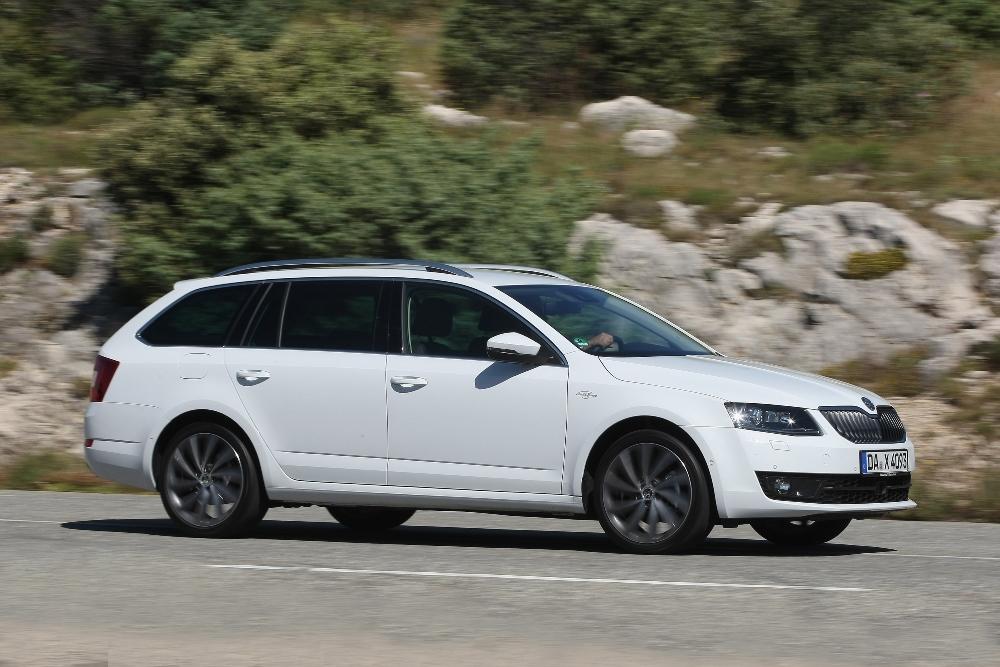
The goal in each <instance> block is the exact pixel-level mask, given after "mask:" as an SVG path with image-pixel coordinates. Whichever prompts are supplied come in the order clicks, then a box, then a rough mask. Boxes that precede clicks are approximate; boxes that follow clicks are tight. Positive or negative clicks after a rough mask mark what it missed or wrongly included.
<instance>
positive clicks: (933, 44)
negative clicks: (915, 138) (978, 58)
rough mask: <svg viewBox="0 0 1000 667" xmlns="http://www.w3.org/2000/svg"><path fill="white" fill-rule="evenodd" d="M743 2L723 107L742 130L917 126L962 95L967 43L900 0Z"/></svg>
mask: <svg viewBox="0 0 1000 667" xmlns="http://www.w3.org/2000/svg"><path fill="white" fill-rule="evenodd" d="M736 4H737V10H736V13H735V15H734V16H733V17H732V18H733V24H734V29H733V31H732V33H731V34H732V35H734V39H733V42H732V44H731V45H730V54H731V57H730V58H728V59H727V61H726V63H725V64H724V65H723V66H722V68H721V70H720V75H719V80H718V84H719V99H718V104H717V109H718V111H719V113H720V114H721V115H722V116H724V117H726V118H728V119H730V121H731V122H732V123H733V124H734V125H735V126H737V127H740V128H744V129H754V128H758V127H770V128H776V129H779V130H782V131H784V132H787V133H791V134H817V133H820V132H830V131H870V130H873V129H877V128H897V127H911V126H912V125H914V124H916V123H919V122H922V121H924V120H926V119H927V118H928V117H929V116H930V115H931V114H932V113H933V111H935V110H936V108H937V107H938V106H939V104H940V103H941V102H942V101H943V100H946V99H949V98H951V97H953V96H954V95H955V94H957V93H958V92H960V91H961V89H962V84H963V82H964V78H965V77H964V69H963V66H962V59H963V55H964V54H963V48H962V46H963V45H962V40H961V39H960V38H959V37H958V35H957V34H956V33H955V32H954V31H953V30H951V29H950V28H949V27H948V26H947V25H943V24H939V23H936V22H935V21H933V20H930V19H927V18H924V17H920V16H916V15H914V14H913V13H911V12H910V11H908V9H907V8H906V7H905V5H903V4H900V3H898V2H896V1H895V0H838V1H837V2H829V0H739V2H737V3H736Z"/></svg>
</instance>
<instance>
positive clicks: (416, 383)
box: [389, 375, 427, 389]
mask: <svg viewBox="0 0 1000 667" xmlns="http://www.w3.org/2000/svg"><path fill="white" fill-rule="evenodd" d="M389 382H391V383H392V384H393V386H395V387H399V388H400V389H416V388H418V387H425V386H427V380H426V379H424V378H420V377H416V376H413V375H397V376H395V377H392V378H389Z"/></svg>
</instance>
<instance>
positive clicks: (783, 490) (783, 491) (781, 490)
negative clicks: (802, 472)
mask: <svg viewBox="0 0 1000 667" xmlns="http://www.w3.org/2000/svg"><path fill="white" fill-rule="evenodd" d="M791 490H792V483H791V482H789V481H788V480H787V479H785V478H784V477H779V478H777V479H776V480H774V491H775V493H777V494H778V495H781V496H784V495H787V494H788V492H789V491H791Z"/></svg>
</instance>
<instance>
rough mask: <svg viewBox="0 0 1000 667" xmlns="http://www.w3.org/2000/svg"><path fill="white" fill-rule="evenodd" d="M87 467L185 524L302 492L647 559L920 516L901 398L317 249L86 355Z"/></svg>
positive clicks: (508, 284) (371, 512)
mask: <svg viewBox="0 0 1000 667" xmlns="http://www.w3.org/2000/svg"><path fill="white" fill-rule="evenodd" d="M91 401H92V402H91V404H90V407H89V408H88V410H87V417H86V447H85V451H86V458H87V462H88V463H89V465H90V467H91V468H92V469H93V470H94V472H96V473H97V474H99V475H101V476H103V477H106V478H109V479H112V480H115V481H118V482H122V483H125V484H130V485H133V486H137V487H141V488H144V489H150V490H157V491H158V492H159V493H160V495H161V496H162V499H163V505H164V507H165V508H166V511H167V513H168V514H169V515H170V516H171V517H172V519H173V520H174V521H175V522H176V524H177V525H178V526H179V527H180V529H181V530H182V531H183V532H185V533H188V534H191V535H199V536H218V537H224V536H234V535H239V534H245V533H246V532H247V531H248V530H250V529H251V528H253V526H254V525H255V524H256V523H257V522H258V521H260V519H261V518H262V517H263V516H264V513H265V512H266V511H267V510H268V508H270V507H282V506H302V505H322V506H325V507H327V509H328V510H329V512H330V514H331V515H333V517H334V518H335V519H336V520H337V521H339V522H340V523H342V524H344V525H346V526H349V527H351V528H355V529H359V530H369V531H376V530H386V529H390V528H393V527H395V526H398V525H400V524H402V523H403V522H405V521H406V520H407V519H409V518H410V517H411V516H412V515H413V513H414V511H416V510H418V509H447V510H474V511H496V512H505V513H519V514H533V515H548V516H571V515H585V516H589V517H592V518H594V519H596V520H598V521H600V523H601V525H602V526H603V528H604V530H605V531H606V532H607V534H608V535H609V537H610V538H611V539H612V540H613V541H614V542H615V544H617V545H618V546H619V547H621V548H623V549H626V550H629V551H634V552H640V553H664V552H673V551H678V550H681V549H689V548H691V547H693V546H696V545H697V544H699V543H700V542H701V541H702V540H703V539H704V538H705V536H706V535H707V534H708V533H709V531H710V530H711V529H712V528H713V526H716V525H722V526H726V527H730V526H736V525H739V524H743V523H749V524H750V525H751V526H752V527H753V528H754V530H756V531H757V532H758V533H759V534H760V535H762V536H763V537H765V538H767V539H768V540H771V541H772V542H775V543H779V544H788V545H807V544H818V543H822V542H826V541H828V540H831V539H833V538H834V537H836V536H837V535H839V534H840V533H841V532H842V531H843V530H844V528H846V527H847V525H848V524H849V523H850V521H851V519H854V518H864V517H868V516H873V515H879V514H883V513H885V512H890V511H895V510H904V509H909V508H912V507H915V503H913V502H912V501H910V500H908V497H907V496H908V492H909V488H910V474H911V472H912V470H913V466H914V456H913V444H912V443H911V442H910V440H909V439H908V438H907V435H906V431H905V429H904V428H903V424H902V422H901V421H900V419H899V417H898V415H897V414H896V411H895V410H894V409H893V408H892V407H891V406H890V405H889V404H888V403H887V402H886V401H885V400H884V399H882V398H879V397H878V396H876V395H875V394H873V393H871V392H869V391H865V390H864V389H859V388H857V387H853V386H851V385H848V384H844V383H841V382H836V381H833V380H829V379H826V378H822V377H819V376H816V375H809V374H806V373H800V372H796V371H791V370H786V369H783V368H779V367H776V366H770V365H766V364H762V363H755V362H751V361H740V360H735V359H729V358H727V357H725V356H723V355H722V354H719V353H718V352H716V351H715V350H713V349H712V348H711V347H709V346H708V345H706V344H705V343H702V342H700V341H699V340H697V339H695V338H694V337H693V336H691V335H689V334H687V333H685V332H684V331H683V330H681V329H680V328H678V327H677V326H675V325H673V324H671V323H669V322H668V321H666V320H664V319H662V318H661V317H659V316H658V315H656V314H654V313H652V312H650V311H648V310H646V309H644V308H642V307H641V306H639V305H637V304H635V303H633V302H631V301H629V300H627V299H624V298H622V297H620V296H616V295H615V294H612V293H610V292H607V291H605V290H603V289H600V288H597V287H592V286H589V285H583V284H580V283H578V282H575V281H573V280H571V279H569V278H567V277H565V276H561V275H558V274H555V273H551V272H549V271H544V270H540V269H533V268H524V267H511V266H481V265H480V266H471V265H459V266H450V265H446V264H440V263H435V262H420V261H415V260H377V259H311V260H287V261H275V262H263V263H258V264H251V265H246V266H240V267H236V268H234V269H230V270H228V271H225V272H223V273H221V274H219V275H217V276H215V277H213V278H205V279H198V280H187V281H183V282H180V283H177V285H175V288H174V290H173V291H172V292H170V293H169V294H167V295H165V296H163V297H162V298H160V299H159V300H157V301H156V302H155V303H153V304H152V305H150V306H149V307H148V308H146V309H145V310H143V311H142V312H141V313H139V314H138V315H137V316H136V317H135V318H133V319H132V320H131V321H130V322H128V323H127V324H126V325H125V326H123V327H122V328H121V329H120V330H119V331H118V332H117V333H116V334H115V335H114V336H112V337H111V339H110V340H109V341H108V342H107V343H106V344H105V345H104V347H103V348H102V349H101V351H100V355H99V356H98V358H97V363H96V368H95V373H94V383H93V388H92V392H91Z"/></svg>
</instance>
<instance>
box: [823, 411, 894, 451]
mask: <svg viewBox="0 0 1000 667" xmlns="http://www.w3.org/2000/svg"><path fill="white" fill-rule="evenodd" d="M819 411H820V412H822V413H823V416H824V417H826V420H827V421H828V422H830V425H831V426H833V428H835V429H836V430H837V433H839V434H840V435H842V436H844V437H845V438H847V439H848V440H850V441H851V442H854V443H857V444H859V445H881V444H886V443H893V442H903V441H905V440H906V429H905V428H903V420H901V419H900V418H899V415H898V414H897V413H896V411H895V410H894V409H893V408H890V407H889V406H887V405H882V406H879V408H878V413H877V414H874V415H871V414H868V413H867V412H865V411H864V410H862V409H861V408H854V407H845V408H820V409H819Z"/></svg>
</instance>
